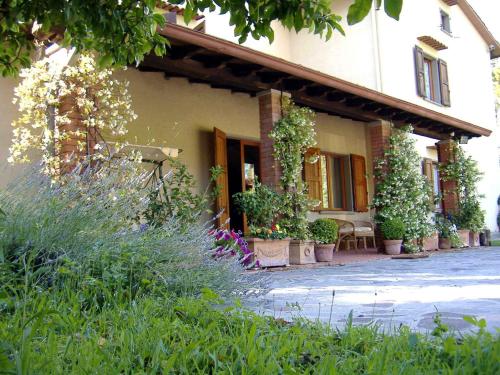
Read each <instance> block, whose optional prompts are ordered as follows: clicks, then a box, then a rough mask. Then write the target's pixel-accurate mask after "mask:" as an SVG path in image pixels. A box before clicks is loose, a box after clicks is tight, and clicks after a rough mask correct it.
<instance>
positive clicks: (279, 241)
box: [233, 181, 290, 267]
mask: <svg viewBox="0 0 500 375" xmlns="http://www.w3.org/2000/svg"><path fill="white" fill-rule="evenodd" d="M233 198H234V202H235V204H236V205H237V207H238V208H239V210H240V211H241V212H244V213H245V214H246V215H247V220H248V224H249V230H250V233H249V235H250V236H249V237H248V238H246V242H247V243H248V248H249V249H250V250H251V251H252V253H253V261H254V262H256V264H259V266H260V267H274V266H287V265H288V264H289V246H290V240H289V239H288V238H286V237H287V235H286V232H285V231H284V230H282V229H281V228H280V227H279V225H274V221H275V219H276V217H277V216H278V214H279V212H280V203H281V202H280V200H281V198H280V195H279V194H278V193H277V192H275V191H274V190H272V189H271V188H270V187H268V186H265V185H262V184H260V183H259V182H258V181H256V183H255V187H254V189H252V190H247V191H244V192H242V193H237V194H235V195H233Z"/></svg>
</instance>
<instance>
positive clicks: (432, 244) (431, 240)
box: [422, 232, 439, 251]
mask: <svg viewBox="0 0 500 375" xmlns="http://www.w3.org/2000/svg"><path fill="white" fill-rule="evenodd" d="M422 248H423V249H424V251H434V250H438V249H439V235H438V233H437V232H436V233H434V234H433V235H432V236H429V237H424V238H422Z"/></svg>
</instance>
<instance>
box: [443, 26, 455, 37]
mask: <svg viewBox="0 0 500 375" xmlns="http://www.w3.org/2000/svg"><path fill="white" fill-rule="evenodd" d="M441 31H442V32H443V33H445V34H446V35H448V36H449V37H450V38H453V33H452V32H451V31H448V30H446V29H445V28H443V27H441Z"/></svg>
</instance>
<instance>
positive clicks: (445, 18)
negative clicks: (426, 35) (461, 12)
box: [441, 11, 451, 34]
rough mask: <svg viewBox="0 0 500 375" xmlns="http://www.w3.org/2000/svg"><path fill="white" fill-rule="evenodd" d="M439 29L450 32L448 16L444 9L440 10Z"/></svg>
mask: <svg viewBox="0 0 500 375" xmlns="http://www.w3.org/2000/svg"><path fill="white" fill-rule="evenodd" d="M441 30H443V31H444V32H445V33H448V34H451V25H450V16H449V15H448V13H446V12H444V11H441Z"/></svg>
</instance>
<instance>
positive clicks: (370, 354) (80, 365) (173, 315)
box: [0, 289, 500, 374]
mask: <svg viewBox="0 0 500 375" xmlns="http://www.w3.org/2000/svg"><path fill="white" fill-rule="evenodd" d="M220 302H221V300H220V299H219V298H218V297H217V295H215V294H214V293H213V292H210V291H209V290H204V291H203V293H202V295H201V296H200V297H199V298H192V297H190V298H171V297H169V296H164V297H162V298H160V297H156V298H152V297H143V298H138V299H136V300H134V301H133V302H126V301H113V302H111V301H109V303H108V304H106V305H105V306H103V307H97V306H96V307H90V308H83V306H82V304H81V303H80V292H78V291H75V290H73V289H66V290H62V291H59V292H51V291H46V292H42V293H39V292H38V293H37V292H35V291H31V292H28V294H27V295H23V292H20V293H19V295H17V296H15V297H11V298H7V299H5V298H4V299H3V300H2V304H1V307H2V310H1V311H0V316H1V318H0V353H1V354H0V373H9V374H10V373H12V374H36V373H50V374H169V373H175V374H209V373H212V374H215V373H220V374H280V373H281V374H291V373H306V374H312V373H319V374H362V373H366V374H393V373H394V374H395V373H398V374H434V373H435V374H438V373H439V374H455V373H456V374H498V373H499V372H500V341H499V338H498V336H496V337H495V336H493V335H491V334H490V333H487V332H486V331H485V330H484V329H481V330H480V332H479V333H478V334H474V335H470V336H464V337H460V338H456V337H454V336H451V335H450V336H447V335H446V333H445V329H443V326H442V325H440V324H439V322H438V327H439V329H436V330H435V337H424V336H422V335H419V334H416V333H413V332H411V331H410V330H409V329H407V328H405V327H403V328H401V329H399V330H398V331H396V332H394V334H393V335H386V334H384V333H382V332H379V331H378V329H377V328H376V327H353V326H352V325H351V324H350V323H348V324H347V326H346V328H345V329H343V330H340V331H339V330H332V329H330V328H328V327H326V326H324V325H322V324H320V323H314V322H307V321H303V320H299V321H296V322H293V323H289V322H285V321H283V320H279V319H278V320H276V319H274V318H271V317H262V316H258V315H256V314H254V313H251V312H248V311H245V310H244V309H242V308H240V307H239V305H238V304H237V303H236V304H235V305H233V306H230V307H227V306H226V305H224V306H225V307H223V306H219V303H220ZM476 324H477V325H484V322H481V323H479V322H476Z"/></svg>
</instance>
